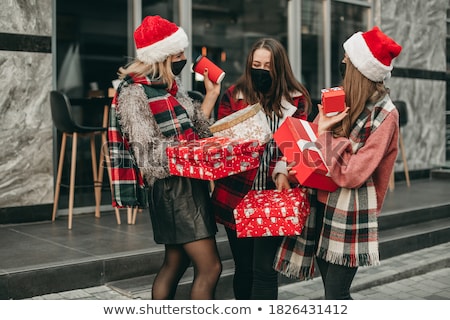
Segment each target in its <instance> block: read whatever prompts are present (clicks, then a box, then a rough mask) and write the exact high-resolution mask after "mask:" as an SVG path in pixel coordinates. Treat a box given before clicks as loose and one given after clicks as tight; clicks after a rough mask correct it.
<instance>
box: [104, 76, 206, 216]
mask: <svg viewBox="0 0 450 320" xmlns="http://www.w3.org/2000/svg"><path fill="white" fill-rule="evenodd" d="M131 84H137V85H140V86H141V87H142V89H143V90H144V92H145V94H146V95H147V98H148V101H149V109H150V110H151V112H152V114H153V115H154V118H155V120H156V122H157V124H158V126H159V128H160V130H161V133H162V134H163V135H164V136H167V137H170V136H177V138H178V139H180V140H181V139H195V138H197V135H196V133H195V132H194V130H193V126H192V123H191V121H190V119H189V117H188V115H187V112H186V110H185V109H184V108H183V107H182V106H181V105H180V104H179V103H178V101H177V100H176V99H175V98H174V96H175V95H176V93H177V91H178V87H177V85H176V82H175V81H174V82H173V85H172V88H171V89H170V91H169V92H168V91H167V90H166V89H165V88H166V87H167V86H166V85H165V84H164V83H162V82H160V81H152V80H150V79H149V78H148V77H131V76H127V77H126V78H125V79H124V80H123V81H122V82H121V83H120V85H119V87H118V89H117V92H116V95H115V96H114V98H113V101H112V103H111V108H110V113H109V126H108V148H109V153H110V160H111V180H112V189H113V193H112V198H113V206H114V207H119V208H122V207H139V208H145V207H147V203H148V202H147V185H146V183H145V181H144V179H143V177H142V175H141V172H140V170H139V167H138V165H137V162H136V159H135V157H134V155H133V152H132V148H130V145H129V143H128V140H127V138H126V137H125V135H124V133H123V131H122V129H121V127H120V122H119V120H120V119H119V117H118V108H119V104H118V97H119V94H120V92H121V90H122V88H123V87H124V86H127V85H131Z"/></svg>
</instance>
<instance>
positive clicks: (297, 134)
mask: <svg viewBox="0 0 450 320" xmlns="http://www.w3.org/2000/svg"><path fill="white" fill-rule="evenodd" d="M273 137H274V140H275V142H276V143H277V146H278V148H280V150H281V152H282V153H283V155H284V156H285V157H286V158H287V161H288V163H290V162H293V161H294V162H295V163H296V164H295V166H294V167H293V168H292V169H293V170H295V171H296V175H295V177H296V178H297V180H298V182H299V183H300V184H301V185H303V186H305V187H310V188H315V189H320V190H326V191H335V190H336V189H337V188H338V186H337V185H336V183H334V181H333V180H332V179H331V177H330V176H329V170H328V167H327V166H326V164H325V160H324V159H323V156H322V153H321V152H320V150H319V149H318V148H317V146H316V144H315V141H316V140H317V124H315V123H312V122H309V121H306V120H301V119H297V118H294V117H287V118H286V120H285V121H284V122H283V123H282V124H281V126H280V127H279V128H278V130H277V131H276V132H275V133H274V135H273Z"/></svg>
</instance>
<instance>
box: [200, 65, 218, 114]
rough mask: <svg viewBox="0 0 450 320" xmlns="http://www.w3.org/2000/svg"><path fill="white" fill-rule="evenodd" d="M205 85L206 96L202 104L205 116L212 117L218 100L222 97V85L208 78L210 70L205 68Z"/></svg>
mask: <svg viewBox="0 0 450 320" xmlns="http://www.w3.org/2000/svg"><path fill="white" fill-rule="evenodd" d="M203 77H204V80H203V83H204V84H205V90H206V95H205V98H204V99H203V103H202V111H203V114H204V115H205V116H206V117H207V118H210V117H211V113H212V111H213V109H214V106H215V104H216V101H217V98H218V97H219V95H220V83H214V82H212V81H211V80H210V79H209V78H208V69H207V68H205V71H204V72H203Z"/></svg>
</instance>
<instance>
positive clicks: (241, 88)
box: [235, 38, 311, 116]
mask: <svg viewBox="0 0 450 320" xmlns="http://www.w3.org/2000/svg"><path fill="white" fill-rule="evenodd" d="M257 49H266V50H268V51H269V52H270V53H271V61H270V76H271V77H272V86H271V88H270V89H269V91H268V92H267V93H266V94H261V93H259V92H257V91H256V90H255V89H254V87H253V82H252V78H251V69H252V64H253V54H254V52H255V51H256V50H257ZM295 91H298V92H301V93H302V94H303V96H304V97H305V103H304V112H305V113H306V114H308V113H309V112H310V110H311V98H310V96H309V92H308V90H307V89H306V88H305V86H304V85H303V84H301V83H300V82H299V81H298V80H297V79H296V78H295V76H294V73H293V71H292V68H291V64H290V63H289V58H288V56H287V53H286V50H285V49H284V47H283V45H282V44H281V43H280V42H279V41H278V40H276V39H273V38H262V39H260V40H258V41H257V42H255V43H254V44H253V46H252V48H251V50H250V51H249V53H248V55H247V62H246V66H245V72H244V74H243V75H242V76H241V77H240V78H239V79H238V80H237V82H236V90H235V94H236V97H235V98H237V95H238V93H239V92H240V93H242V95H243V96H244V99H245V101H246V102H247V103H248V104H255V103H257V102H259V103H261V105H262V106H263V108H264V111H265V112H266V114H271V113H272V111H274V112H275V114H277V115H278V116H282V115H283V110H282V106H281V99H282V98H283V97H284V98H285V99H286V100H288V101H289V102H291V103H292V102H293V101H292V97H291V93H292V92H295Z"/></svg>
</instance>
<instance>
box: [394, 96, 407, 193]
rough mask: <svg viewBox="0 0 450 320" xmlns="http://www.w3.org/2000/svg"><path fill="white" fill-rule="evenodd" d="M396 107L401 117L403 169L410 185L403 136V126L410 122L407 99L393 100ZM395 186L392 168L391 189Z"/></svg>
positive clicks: (400, 139) (400, 136) (400, 144)
mask: <svg viewBox="0 0 450 320" xmlns="http://www.w3.org/2000/svg"><path fill="white" fill-rule="evenodd" d="M393 103H394V105H395V107H396V108H397V111H398V115H399V117H398V119H399V127H400V128H399V135H398V137H399V146H400V152H401V154H402V161H403V169H404V172H405V179H406V185H407V186H408V187H410V186H411V182H410V180H409V170H408V162H407V160H406V153H405V146H404V144H403V136H402V131H401V129H402V127H403V126H405V125H406V124H407V123H408V108H407V106H406V102H405V101H401V100H396V101H393ZM394 188H395V178H394V170H392V174H391V179H390V181H389V189H390V190H391V191H393V190H394Z"/></svg>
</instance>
